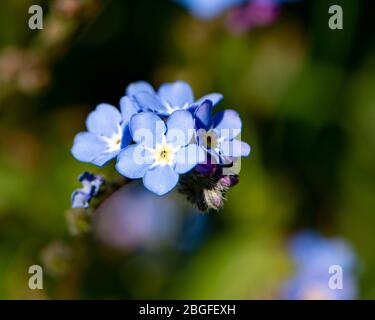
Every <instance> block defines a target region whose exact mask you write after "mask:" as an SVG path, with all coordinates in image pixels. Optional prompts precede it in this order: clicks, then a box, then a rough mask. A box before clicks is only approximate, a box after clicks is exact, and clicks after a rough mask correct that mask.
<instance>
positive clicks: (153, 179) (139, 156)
mask: <svg viewBox="0 0 375 320" xmlns="http://www.w3.org/2000/svg"><path fill="white" fill-rule="evenodd" d="M130 132H131V134H132V137H133V140H134V141H135V143H136V144H133V145H130V146H128V147H127V148H126V149H124V150H123V151H122V152H121V153H120V155H119V157H118V162H117V164H116V169H117V170H118V171H119V172H120V173H121V174H122V175H124V176H125V177H127V178H130V179H139V178H143V183H144V185H145V187H146V188H147V189H148V190H150V191H152V192H154V193H156V194H158V195H164V194H166V193H167V192H169V191H171V190H172V189H173V188H174V187H175V186H176V184H177V183H178V180H179V175H180V174H184V173H186V172H188V171H190V170H191V169H193V168H194V167H195V166H196V165H197V164H198V163H199V162H201V161H203V160H204V153H203V150H201V149H200V148H198V146H197V145H196V144H191V143H190V141H191V140H192V137H193V135H194V120H193V116H192V115H191V113H190V112H189V111H185V110H178V111H175V112H174V113H172V114H171V116H170V117H169V118H168V120H167V121H166V123H164V121H163V120H162V119H161V118H160V117H159V116H158V115H156V114H155V113H152V112H141V113H139V114H137V115H135V116H133V117H132V119H131V121H130Z"/></svg>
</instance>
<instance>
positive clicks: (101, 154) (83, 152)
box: [71, 132, 118, 166]
mask: <svg viewBox="0 0 375 320" xmlns="http://www.w3.org/2000/svg"><path fill="white" fill-rule="evenodd" d="M106 150H107V143H106V142H105V141H103V140H102V139H101V138H100V137H99V136H97V135H95V134H92V133H90V132H81V133H78V134H77V135H76V137H75V138H74V143H73V147H72V150H71V152H72V155H73V156H74V157H75V158H76V159H77V160H79V161H83V162H91V163H93V164H95V165H97V166H103V165H104V164H105V163H106V162H108V161H109V160H111V159H113V158H114V157H116V156H117V154H118V151H114V152H107V151H106Z"/></svg>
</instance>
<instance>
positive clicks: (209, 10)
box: [175, 0, 300, 19]
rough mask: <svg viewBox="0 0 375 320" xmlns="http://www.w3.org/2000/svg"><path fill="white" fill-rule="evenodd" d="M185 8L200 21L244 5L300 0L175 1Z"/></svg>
mask: <svg viewBox="0 0 375 320" xmlns="http://www.w3.org/2000/svg"><path fill="white" fill-rule="evenodd" d="M175 1H177V2H178V3H180V4H181V5H182V6H184V7H185V8H187V9H188V10H189V11H190V12H191V13H192V14H193V15H194V16H196V17H198V18H201V19H213V18H215V17H217V16H219V15H221V14H223V13H224V12H225V11H227V10H229V9H232V8H236V7H239V6H241V5H243V4H246V3H250V2H253V3H256V4H258V5H272V4H277V3H282V2H295V1H300V0H175Z"/></svg>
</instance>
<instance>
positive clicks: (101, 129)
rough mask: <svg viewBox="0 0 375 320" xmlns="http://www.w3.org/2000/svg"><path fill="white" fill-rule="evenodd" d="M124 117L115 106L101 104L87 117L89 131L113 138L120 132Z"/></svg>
mask: <svg viewBox="0 0 375 320" xmlns="http://www.w3.org/2000/svg"><path fill="white" fill-rule="evenodd" d="M121 120H122V117H121V114H120V112H119V111H118V110H117V108H115V107H114V106H112V105H110V104H107V103H101V104H99V105H98V106H97V107H96V109H95V110H94V111H92V112H90V114H89V115H88V117H87V120H86V126H87V130H88V131H89V132H91V133H96V134H100V135H104V136H106V137H111V136H112V135H113V134H114V133H116V132H118V129H119V125H120V123H121Z"/></svg>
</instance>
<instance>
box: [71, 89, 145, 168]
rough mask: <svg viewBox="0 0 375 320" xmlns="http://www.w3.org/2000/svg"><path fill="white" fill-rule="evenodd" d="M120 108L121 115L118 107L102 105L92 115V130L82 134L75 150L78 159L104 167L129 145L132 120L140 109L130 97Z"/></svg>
mask: <svg viewBox="0 0 375 320" xmlns="http://www.w3.org/2000/svg"><path fill="white" fill-rule="evenodd" d="M120 107H121V113H120V112H119V110H118V109H117V108H116V107H114V106H112V105H110V104H106V103H102V104H99V105H98V106H97V107H96V109H95V110H94V111H92V112H91V113H90V114H89V115H88V117H87V120H86V127H87V130H88V131H87V132H81V133H78V134H77V135H76V137H75V139H74V143H73V147H72V154H73V156H74V157H75V158H76V159H77V160H79V161H83V162H90V163H93V164H95V165H97V166H103V165H104V164H106V163H107V162H108V161H109V160H111V159H113V158H115V157H116V156H117V155H118V154H119V153H120V151H121V150H122V149H123V148H125V147H126V146H127V145H129V143H130V142H131V135H130V131H129V121H130V118H131V117H132V116H133V115H134V114H135V113H137V112H138V111H139V108H138V106H137V105H136V104H135V103H134V102H133V101H131V99H129V98H128V97H126V96H125V97H123V98H122V99H121V100H120Z"/></svg>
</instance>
